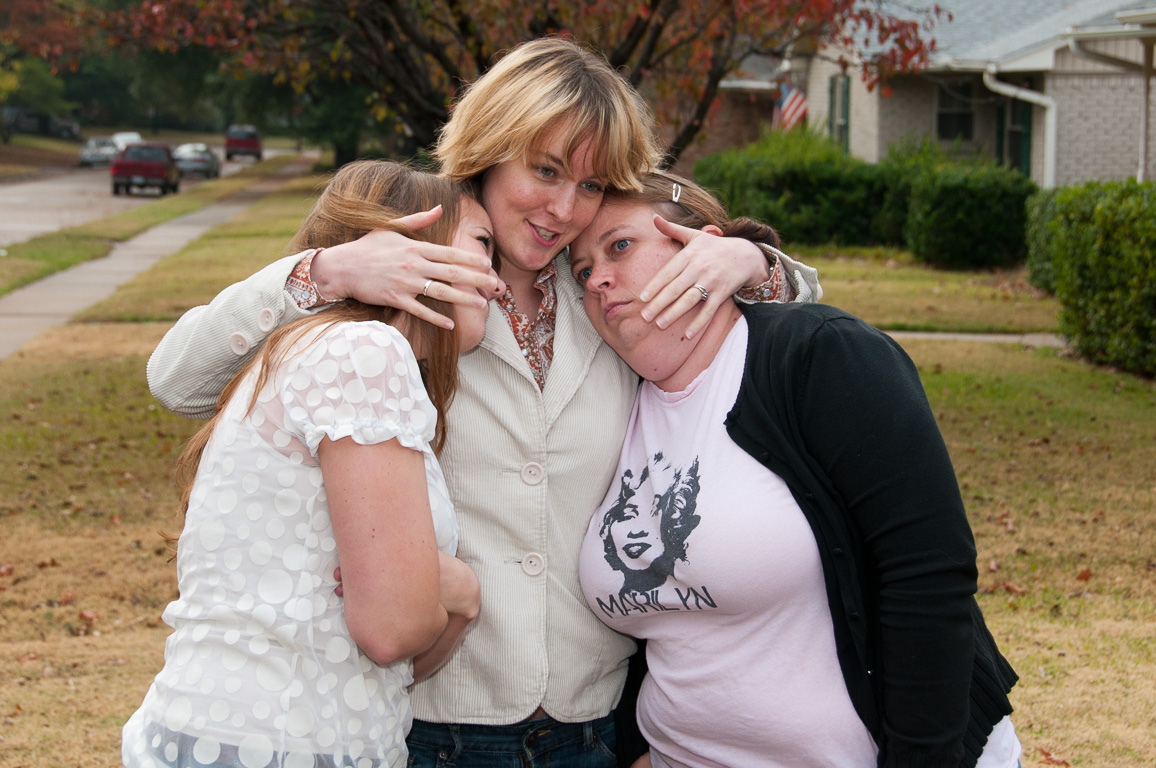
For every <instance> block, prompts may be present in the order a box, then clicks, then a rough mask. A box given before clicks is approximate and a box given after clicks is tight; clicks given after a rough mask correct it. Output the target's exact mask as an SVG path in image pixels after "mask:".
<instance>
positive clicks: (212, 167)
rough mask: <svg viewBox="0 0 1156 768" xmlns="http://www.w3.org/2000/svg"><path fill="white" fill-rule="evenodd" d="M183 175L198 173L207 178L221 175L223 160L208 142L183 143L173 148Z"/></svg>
mask: <svg viewBox="0 0 1156 768" xmlns="http://www.w3.org/2000/svg"><path fill="white" fill-rule="evenodd" d="M173 157H174V158H176V161H177V167H178V168H180V169H181V175H182V176H189V175H191V174H194V173H195V174H198V175H200V176H204V177H205V178H206V179H215V178H217V177H218V176H220V175H221V161H220V160H219V159H218V158H217V154H216V153H215V152H213V150H212V149H210V148H209V145H208V144H182V145H180V146H179V147H177V148H176V149H174V150H173Z"/></svg>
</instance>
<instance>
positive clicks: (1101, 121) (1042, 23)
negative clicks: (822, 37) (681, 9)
mask: <svg viewBox="0 0 1156 768" xmlns="http://www.w3.org/2000/svg"><path fill="white" fill-rule="evenodd" d="M939 5H940V6H941V7H943V8H944V9H946V10H948V11H950V12H951V14H952V16H953V19H952V20H951V21H949V22H940V23H939V24H938V25H936V27H935V28H934V30H933V33H932V34H933V36H934V38H935V40H936V51H935V52H934V54H933V60H932V63H931V65H930V67H928V68H927V69H926V70H924V71H921V72H919V73H917V74H911V75H903V76H898V77H895V78H893V79H892V80H890V81H889V83H888V85H889V89H890V95H884V93H883V92H882V89H880V88H876V89H874V90H871V91H868V90H867V88H866V86H865V85H864V84H863V82H862V80H861V78H860V77H859V75H858V73H857V72H856V71H855V69H854V67H852V68H850V69H849V70H848V73H847V74H844V73H843V72H842V71H841V69H840V67H839V66H838V64H837V63H835V61H834V60H833V59H835V58H837V57H836V56H835V55H834V52H832V51H822V50H820V51H819V53H818V54H817V55H810V56H799V57H796V59H795V60H794V61H792V62H791V64H792V67H791V75H790V76H791V77H792V79H794V80H795V83H796V84H797V85H801V86H802V88H803V90H804V91H806V93H807V94H808V102H809V104H808V106H809V110H808V122H809V123H810V124H811V125H812V126H814V125H819V126H825V127H826V129H827V131H828V132H829V133H830V135H832V136H833V137H834V138H835V139H836V140H837V141H839V142H841V143H842V144H843V146H844V147H845V149H846V151H847V152H849V153H850V154H851V155H854V156H856V157H860V158H863V159H864V160H867V161H869V162H877V161H879V160H880V159H882V158H883V157H884V156H885V155H886V154H887V151H888V147H890V146H891V145H893V144H895V143H896V142H900V141H902V140H904V139H908V138H912V139H920V138H922V137H927V136H931V137H934V138H935V139H937V140H938V141H940V142H942V143H943V144H944V145H945V146H947V147H950V148H952V149H953V151H958V152H963V153H970V152H981V153H983V154H985V155H988V156H992V157H995V158H997V159H998V160H999V161H1000V162H1002V163H1004V164H1006V165H1008V166H1010V167H1013V168H1018V169H1020V170H1022V171H1023V172H1024V173H1025V174H1026V175H1028V176H1030V177H1031V178H1032V179H1033V180H1035V181H1036V182H1037V183H1039V184H1040V185H1041V186H1044V187H1052V186H1063V185H1068V184H1077V183H1081V182H1085V181H1089V180H1111V179H1125V178H1129V177H1138V178H1140V179H1141V180H1143V179H1145V178H1149V177H1150V174H1149V173H1148V172H1147V169H1148V168H1156V148H1154V146H1153V144H1156V142H1152V141H1149V139H1148V135H1149V130H1150V129H1149V126H1150V125H1151V124H1152V123H1153V121H1154V119H1156V107H1154V106H1153V104H1152V103H1151V99H1150V92H1151V80H1152V70H1153V64H1152V58H1153V43H1154V42H1156V6H1154V4H1153V0H1140V1H1139V2H1137V1H1136V0H939Z"/></svg>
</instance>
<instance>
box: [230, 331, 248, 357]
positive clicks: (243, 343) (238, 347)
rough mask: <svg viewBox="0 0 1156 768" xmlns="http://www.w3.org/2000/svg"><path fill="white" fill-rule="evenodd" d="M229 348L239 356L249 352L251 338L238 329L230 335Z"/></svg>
mask: <svg viewBox="0 0 1156 768" xmlns="http://www.w3.org/2000/svg"><path fill="white" fill-rule="evenodd" d="M229 349H231V350H232V351H233V354H234V355H236V356H237V357H241V356H242V355H245V354H248V352H249V339H247V338H246V337H245V334H243V333H241V332H240V331H237V332H236V333H234V334H232V335H231V336H229Z"/></svg>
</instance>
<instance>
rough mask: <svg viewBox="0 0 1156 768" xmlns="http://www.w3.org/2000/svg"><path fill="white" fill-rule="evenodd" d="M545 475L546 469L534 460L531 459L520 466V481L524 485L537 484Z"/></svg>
mask: <svg viewBox="0 0 1156 768" xmlns="http://www.w3.org/2000/svg"><path fill="white" fill-rule="evenodd" d="M545 476H546V470H545V469H543V468H542V465H541V464H539V463H538V462H536V461H531V462H530V463H529V464H527V465H526V466H524V467H522V482H523V483H525V484H526V485H537V484H538V483H540V482H542V478H544V477H545Z"/></svg>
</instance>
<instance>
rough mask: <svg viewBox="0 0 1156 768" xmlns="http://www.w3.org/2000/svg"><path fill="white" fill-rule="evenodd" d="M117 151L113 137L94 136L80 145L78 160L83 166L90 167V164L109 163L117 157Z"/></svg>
mask: <svg viewBox="0 0 1156 768" xmlns="http://www.w3.org/2000/svg"><path fill="white" fill-rule="evenodd" d="M116 152H117V147H116V142H114V141H113V140H112V139H111V138H109V137H108V136H93V137H92V138H91V139H89V140H88V141H86V142H84V144H82V145H81V146H80V153H79V156H78V157H77V162H78V163H80V167H82V168H88V167H89V166H90V165H108V164H109V163H111V162H112V159H113V158H114V157H116Z"/></svg>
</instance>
